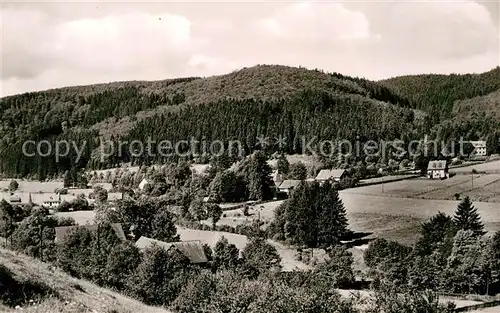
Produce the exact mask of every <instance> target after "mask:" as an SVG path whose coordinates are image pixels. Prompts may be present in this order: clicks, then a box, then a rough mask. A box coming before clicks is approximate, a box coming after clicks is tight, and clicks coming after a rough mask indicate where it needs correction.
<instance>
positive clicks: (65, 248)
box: [57, 227, 93, 279]
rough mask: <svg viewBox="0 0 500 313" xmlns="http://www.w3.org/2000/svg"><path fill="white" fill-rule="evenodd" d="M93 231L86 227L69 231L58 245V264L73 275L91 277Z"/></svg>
mask: <svg viewBox="0 0 500 313" xmlns="http://www.w3.org/2000/svg"><path fill="white" fill-rule="evenodd" d="M92 241H93V238H92V233H91V232H90V231H89V230H88V229H87V228H84V227H77V228H75V229H74V230H71V231H69V233H68V234H66V235H65V236H64V238H63V239H62V240H61V242H60V243H59V244H58V245H57V265H58V266H59V267H60V268H61V269H62V270H63V271H65V272H67V273H69V274H70V275H71V276H75V277H77V278H86V279H91V278H92V277H91V272H92V267H91V260H90V256H91V255H92Z"/></svg>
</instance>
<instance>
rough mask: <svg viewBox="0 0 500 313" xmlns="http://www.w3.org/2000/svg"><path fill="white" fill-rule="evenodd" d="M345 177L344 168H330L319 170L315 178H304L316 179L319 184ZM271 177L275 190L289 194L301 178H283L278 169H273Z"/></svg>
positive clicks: (340, 180)
mask: <svg viewBox="0 0 500 313" xmlns="http://www.w3.org/2000/svg"><path fill="white" fill-rule="evenodd" d="M345 178H346V170H343V169H332V170H321V171H320V172H319V173H318V175H316V177H315V178H311V179H306V181H317V182H319V183H320V184H321V183H324V182H326V181H330V182H338V183H340V182H342V181H343V180H344V179H345ZM272 179H273V181H274V184H275V186H276V191H277V192H278V193H282V194H284V195H287V196H288V195H289V194H290V192H291V191H292V190H293V189H294V188H297V186H298V185H299V184H300V182H301V180H298V179H283V175H281V174H280V173H279V172H278V171H274V172H273V175H272Z"/></svg>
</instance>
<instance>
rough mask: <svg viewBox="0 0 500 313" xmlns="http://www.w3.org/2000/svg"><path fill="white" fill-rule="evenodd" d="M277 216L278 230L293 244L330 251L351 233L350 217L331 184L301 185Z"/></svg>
mask: <svg viewBox="0 0 500 313" xmlns="http://www.w3.org/2000/svg"><path fill="white" fill-rule="evenodd" d="M277 213H279V214H281V215H282V216H277V217H276V220H277V222H276V225H277V227H276V228H275V229H276V230H277V231H283V232H284V237H285V239H286V240H288V241H290V243H292V244H297V245H302V246H307V247H320V248H327V247H330V246H334V245H336V244H338V243H339V241H340V240H341V238H342V237H343V236H345V235H346V234H347V233H348V229H347V226H348V221H347V213H346V211H345V208H344V205H343V203H342V201H341V200H340V198H339V194H338V192H337V190H335V189H334V188H333V186H332V185H331V184H330V183H329V182H326V183H324V184H321V185H320V184H319V183H317V182H313V183H305V182H304V183H302V184H300V185H299V186H298V187H297V189H295V190H294V192H293V194H292V195H291V198H289V199H288V200H286V201H285V202H284V206H283V208H280V209H279V210H277ZM280 225H281V226H280Z"/></svg>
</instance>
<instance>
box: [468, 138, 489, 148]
mask: <svg viewBox="0 0 500 313" xmlns="http://www.w3.org/2000/svg"><path fill="white" fill-rule="evenodd" d="M469 143H470V144H471V145H473V146H474V148H486V141H484V140H476V141H469Z"/></svg>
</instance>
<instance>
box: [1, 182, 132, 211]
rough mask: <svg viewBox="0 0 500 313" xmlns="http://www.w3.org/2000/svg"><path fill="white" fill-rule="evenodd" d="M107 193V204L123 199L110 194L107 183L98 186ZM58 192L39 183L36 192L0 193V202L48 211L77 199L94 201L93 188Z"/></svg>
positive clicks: (109, 185)
mask: <svg viewBox="0 0 500 313" xmlns="http://www.w3.org/2000/svg"><path fill="white" fill-rule="evenodd" d="M98 185H100V186H101V187H102V188H104V189H106V191H108V202H114V201H117V200H121V199H123V193H122V192H110V191H111V189H112V185H111V184H108V183H102V184H98ZM57 189H59V190H51V191H49V190H47V188H44V185H43V183H40V188H39V190H37V191H36V192H26V191H16V192H12V193H11V192H9V193H0V201H1V200H2V199H4V200H6V201H7V202H9V203H10V204H15V205H19V206H27V205H36V206H40V207H44V208H48V209H55V208H57V207H59V206H60V205H61V203H63V202H68V203H70V202H72V201H74V200H76V199H77V198H78V197H82V196H83V197H84V198H85V199H86V200H87V202H88V203H89V204H93V203H94V201H95V199H92V196H91V194H92V193H93V192H94V190H93V188H90V186H89V188H69V189H66V190H67V192H64V193H63V192H61V191H60V190H63V189H64V188H63V186H62V183H61V187H60V188H57Z"/></svg>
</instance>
